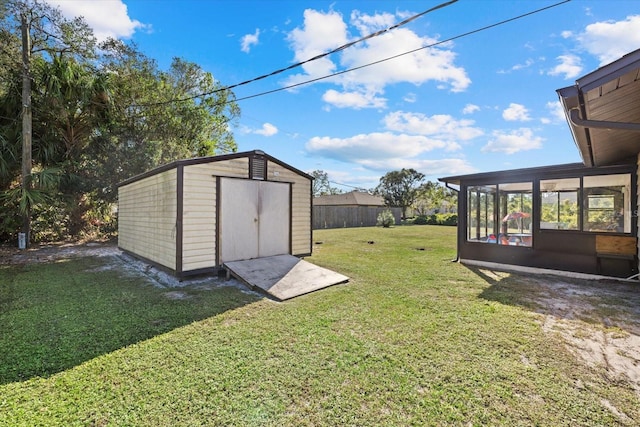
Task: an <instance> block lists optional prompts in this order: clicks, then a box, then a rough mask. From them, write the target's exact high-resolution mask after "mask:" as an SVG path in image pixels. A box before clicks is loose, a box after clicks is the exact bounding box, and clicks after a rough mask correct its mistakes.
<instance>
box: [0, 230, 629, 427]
mask: <svg viewBox="0 0 640 427" xmlns="http://www.w3.org/2000/svg"><path fill="white" fill-rule="evenodd" d="M314 241H315V242H316V243H318V244H315V245H314V254H313V256H312V257H309V258H307V260H309V261H311V262H314V263H316V264H318V265H321V266H324V267H327V268H330V269H333V270H335V271H337V272H340V273H342V274H345V275H347V276H349V277H350V278H351V280H350V282H349V283H348V284H345V285H338V286H334V287H331V288H328V289H325V290H322V291H319V292H315V293H312V294H309V295H305V296H302V297H299V298H296V299H293V300H290V301H287V302H285V303H276V302H274V301H271V300H268V299H265V298H261V297H259V296H256V295H254V294H250V293H245V292H242V291H241V290H239V289H237V288H234V287H206V286H190V287H186V288H181V289H180V290H181V292H183V293H184V294H186V296H187V297H188V298H183V299H170V298H167V292H169V291H171V290H170V289H162V288H158V287H153V286H152V285H150V284H149V283H148V282H147V281H146V280H145V278H144V276H136V275H132V274H131V273H123V272H121V271H119V270H118V269H113V268H111V269H110V268H104V267H105V266H107V264H109V263H113V262H114V260H113V259H111V258H108V257H104V258H75V259H69V260H62V261H58V262H53V263H43V264H31V265H24V266H0V331H1V332H2V334H1V335H0V425H3V426H4V425H7V426H34V425H44V426H48V425H64V426H73V425H78V426H127V425H130V426H178V425H180V426H192V425H193V426H201V425H212V426H215V425H220V426H243V427H244V426H283V425H286V426H345V425H353V426H410V425H415V426H426V425H462V426H470V425H508V426H515V425H527V426H528V425H545V426H562V425H565V426H585V425H593V426H603V425H612V426H613V425H624V424H628V425H637V424H640V399H639V396H638V394H637V393H636V392H635V391H634V390H633V389H632V388H631V387H630V386H629V385H628V384H626V383H624V382H622V381H611V380H609V379H607V377H606V376H605V375H603V372H602V370H600V369H596V368H593V367H588V366H586V365H584V364H581V363H579V361H578V360H577V359H576V357H575V356H574V355H573V354H572V353H570V352H569V351H568V350H567V347H566V346H565V345H564V344H563V342H562V341H561V339H560V337H557V336H554V335H553V334H548V333H545V332H544V331H543V328H542V327H541V314H539V313H536V312H535V311H534V310H532V309H531V308H527V307H526V306H523V305H522V304H518V303H515V302H514V301H515V300H513V301H512V298H516V297H517V296H515V295H514V296H511V295H509V294H505V293H504V292H502V293H500V292H499V289H498V290H496V289H495V283H492V282H491V281H490V280H487V278H486V277H485V276H483V275H481V274H477V272H476V271H475V270H473V269H470V268H468V267H465V266H463V265H461V264H457V263H452V262H451V259H453V258H454V257H455V227H438V226H402V227H395V228H389V229H383V228H359V229H339V230H320V231H316V232H314ZM320 242H322V244H319V243H320ZM370 242H373V243H370ZM504 280H505V281H506V282H505V283H507V282H508V283H509V287H508V288H509V289H510V290H511V291H513V292H517V288H518V280H519V277H518V276H516V275H512V276H508V277H506V278H505V279H504ZM488 295H494V296H496V295H497V297H495V298H489V297H488Z"/></svg>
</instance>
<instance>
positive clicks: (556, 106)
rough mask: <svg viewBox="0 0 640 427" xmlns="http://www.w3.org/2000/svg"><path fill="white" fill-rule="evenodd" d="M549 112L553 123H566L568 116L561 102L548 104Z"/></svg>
mask: <svg viewBox="0 0 640 427" xmlns="http://www.w3.org/2000/svg"><path fill="white" fill-rule="evenodd" d="M546 107H547V110H549V112H550V113H551V117H552V121H554V122H563V123H566V121H567V116H565V114H564V108H562V104H560V101H553V102H547V105H546Z"/></svg>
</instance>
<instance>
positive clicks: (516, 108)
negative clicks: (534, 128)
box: [502, 102, 531, 122]
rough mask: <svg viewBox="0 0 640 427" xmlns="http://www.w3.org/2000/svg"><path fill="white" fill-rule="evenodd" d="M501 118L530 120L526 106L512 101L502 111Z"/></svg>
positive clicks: (521, 120) (512, 120)
mask: <svg viewBox="0 0 640 427" xmlns="http://www.w3.org/2000/svg"><path fill="white" fill-rule="evenodd" d="M502 118H503V119H505V120H506V121H508V122H526V121H529V120H531V117H529V110H527V107H525V106H524V105H522V104H516V103H513V102H512V103H511V104H509V108H507V109H505V110H504V111H503V112H502Z"/></svg>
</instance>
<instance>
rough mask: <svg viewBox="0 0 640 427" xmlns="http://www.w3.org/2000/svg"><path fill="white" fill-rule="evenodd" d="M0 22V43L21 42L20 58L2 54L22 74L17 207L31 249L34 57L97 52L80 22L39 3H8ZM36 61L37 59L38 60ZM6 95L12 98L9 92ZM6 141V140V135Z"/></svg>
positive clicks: (7, 52)
mask: <svg viewBox="0 0 640 427" xmlns="http://www.w3.org/2000/svg"><path fill="white" fill-rule="evenodd" d="M0 18H1V19H0V34H1V35H0V39H1V40H2V41H4V42H7V43H10V44H11V43H15V41H16V40H18V39H19V40H20V48H19V51H20V55H19V56H18V55H15V54H16V52H17V49H13V48H12V47H11V46H10V47H9V48H8V49H7V48H5V49H3V50H2V54H3V56H4V60H3V61H2V62H3V63H6V64H7V65H8V66H9V67H10V68H12V69H15V70H20V72H21V80H22V84H21V89H22V90H21V100H20V103H19V104H18V105H19V108H20V116H21V117H22V128H21V142H22V144H21V145H22V146H21V172H20V183H21V186H20V188H21V191H20V194H21V195H20V200H19V203H18V206H19V210H20V213H21V215H22V217H23V221H22V222H23V224H22V231H23V232H24V233H25V234H26V238H27V239H26V242H27V245H28V244H29V242H30V240H31V239H30V234H31V209H32V208H33V203H34V202H35V201H36V200H38V197H36V194H35V193H34V188H33V177H32V168H33V158H32V121H33V112H32V107H31V105H32V103H31V84H32V78H33V75H32V65H33V60H34V55H38V56H41V55H49V56H52V55H55V54H67V55H78V56H86V57H88V56H90V55H91V54H92V52H93V50H94V47H95V38H94V37H93V34H92V32H91V30H90V28H89V27H88V26H87V25H86V23H85V22H84V21H83V20H82V19H81V18H78V19H75V20H66V19H64V18H63V17H62V15H61V13H60V11H59V10H58V9H57V8H53V7H51V6H49V5H48V4H47V3H44V2H41V1H39V0H32V1H28V0H5V2H3V7H2V10H1V11H0ZM18 34H19V35H18ZM12 54H13V55H15V56H12ZM35 58H36V59H37V57H35ZM5 94H6V95H8V96H11V95H12V93H11V92H10V91H9V92H7V93H5ZM10 127H13V128H14V130H13V131H12V130H9V131H8V133H9V137H13V136H15V123H14V124H13V126H10ZM3 139H6V135H5V136H4V137H3ZM9 144H11V143H9ZM11 156H13V153H11ZM3 163H4V162H3ZM43 190H44V189H43V188H36V189H35V191H36V192H40V191H43ZM5 198H6V195H5Z"/></svg>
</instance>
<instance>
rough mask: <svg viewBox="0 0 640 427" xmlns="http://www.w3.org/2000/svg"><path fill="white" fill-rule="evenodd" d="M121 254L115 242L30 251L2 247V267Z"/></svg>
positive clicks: (69, 244) (68, 244) (38, 246)
mask: <svg viewBox="0 0 640 427" xmlns="http://www.w3.org/2000/svg"><path fill="white" fill-rule="evenodd" d="M118 253H120V251H119V250H118V248H117V246H116V244H115V242H111V241H87V242H84V241H80V242H64V243H49V244H33V245H31V246H30V247H29V248H28V249H22V250H21V249H18V248H17V247H16V246H13V245H11V246H10V245H0V265H2V264H5V265H6V264H13V265H19V264H31V263H36V262H50V261H56V260H59V259H65V258H73V257H80V256H98V257H100V256H113V255H116V254H118Z"/></svg>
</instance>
